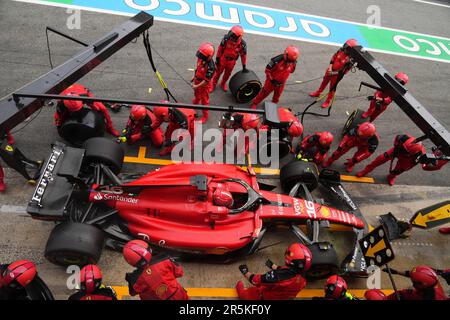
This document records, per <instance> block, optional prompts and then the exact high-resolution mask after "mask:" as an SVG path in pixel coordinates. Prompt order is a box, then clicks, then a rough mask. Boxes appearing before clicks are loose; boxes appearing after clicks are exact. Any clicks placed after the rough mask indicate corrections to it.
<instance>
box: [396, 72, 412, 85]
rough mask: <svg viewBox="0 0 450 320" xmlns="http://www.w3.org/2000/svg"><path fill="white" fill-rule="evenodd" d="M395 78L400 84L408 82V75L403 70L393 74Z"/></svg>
mask: <svg viewBox="0 0 450 320" xmlns="http://www.w3.org/2000/svg"><path fill="white" fill-rule="evenodd" d="M395 79H397V81H398V82H400V83H401V84H402V85H405V84H407V83H408V82H409V77H408V75H407V74H406V73H404V72H399V73H397V74H396V75H395Z"/></svg>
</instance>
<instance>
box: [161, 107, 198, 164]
mask: <svg viewBox="0 0 450 320" xmlns="http://www.w3.org/2000/svg"><path fill="white" fill-rule="evenodd" d="M153 113H154V114H155V116H156V123H155V127H159V126H160V125H161V124H162V123H163V122H169V124H168V125H167V129H166V132H165V133H164V146H165V148H164V149H163V150H161V152H160V153H159V155H160V156H165V155H168V154H170V153H171V152H172V150H173V148H175V142H174V141H172V133H173V132H174V131H175V130H177V129H184V130H187V132H185V134H190V136H191V137H190V138H191V146H192V145H193V143H194V125H195V124H194V121H195V119H196V116H197V114H196V112H195V110H193V109H186V108H168V107H155V108H154V109H153ZM185 138H186V137H185V135H182V136H180V137H179V141H182V140H183V139H185Z"/></svg>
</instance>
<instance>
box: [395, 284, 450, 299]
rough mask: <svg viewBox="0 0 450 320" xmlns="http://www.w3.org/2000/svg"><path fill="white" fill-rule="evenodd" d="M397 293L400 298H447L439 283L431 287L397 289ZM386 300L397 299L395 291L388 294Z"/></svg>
mask: <svg viewBox="0 0 450 320" xmlns="http://www.w3.org/2000/svg"><path fill="white" fill-rule="evenodd" d="M397 293H398V294H399V295H400V300H449V298H448V297H447V296H446V295H445V293H444V290H443V289H442V287H441V285H440V284H439V283H438V284H437V285H436V286H435V287H434V288H431V289H421V290H419V289H416V288H413V289H403V290H398V291H397ZM387 300H397V295H396V294H395V292H394V293H391V294H390V295H388V296H387Z"/></svg>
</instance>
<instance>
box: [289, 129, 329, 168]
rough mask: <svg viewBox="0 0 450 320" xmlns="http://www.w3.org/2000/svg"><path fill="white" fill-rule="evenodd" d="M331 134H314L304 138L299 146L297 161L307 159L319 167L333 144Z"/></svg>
mask: <svg viewBox="0 0 450 320" xmlns="http://www.w3.org/2000/svg"><path fill="white" fill-rule="evenodd" d="M333 139H334V137H333V135H332V134H331V132H328V131H324V132H316V133H313V134H310V135H308V136H306V137H305V138H304V139H303V141H302V143H301V144H300V146H299V147H300V150H299V152H298V155H297V159H308V160H309V161H313V162H314V163H315V164H316V165H318V166H320V165H321V164H322V162H323V161H324V160H325V158H326V157H327V154H328V151H329V150H330V147H331V144H332V143H333Z"/></svg>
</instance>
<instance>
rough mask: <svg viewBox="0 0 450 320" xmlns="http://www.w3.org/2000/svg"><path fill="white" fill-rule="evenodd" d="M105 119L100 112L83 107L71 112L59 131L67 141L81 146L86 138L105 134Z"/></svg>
mask: <svg viewBox="0 0 450 320" xmlns="http://www.w3.org/2000/svg"><path fill="white" fill-rule="evenodd" d="M104 120H105V119H104V117H103V115H102V114H101V113H100V112H97V111H94V110H91V109H87V108H83V109H81V110H80V111H78V112H75V113H73V114H71V115H70V116H69V117H68V118H67V119H66V120H65V121H64V123H63V124H62V125H61V127H60V128H59V129H58V133H59V135H60V136H61V138H63V139H64V140H65V141H67V142H69V143H70V144H72V145H74V146H76V147H81V146H82V145H83V143H84V142H85V141H86V140H88V139H90V138H93V137H103V136H104V135H105V121H104Z"/></svg>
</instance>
